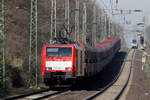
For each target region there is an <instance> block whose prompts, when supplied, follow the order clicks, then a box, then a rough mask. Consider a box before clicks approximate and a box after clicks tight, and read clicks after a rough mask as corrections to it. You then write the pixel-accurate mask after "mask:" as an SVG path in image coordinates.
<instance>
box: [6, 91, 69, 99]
mask: <svg viewBox="0 0 150 100" xmlns="http://www.w3.org/2000/svg"><path fill="white" fill-rule="evenodd" d="M67 92H69V90H62V91H52V90H50V89H44V90H40V91H36V92H32V93H27V94H23V95H18V96H12V97H7V98H5V99H4V100H40V99H44V98H47V97H50V96H56V95H60V94H63V93H67Z"/></svg>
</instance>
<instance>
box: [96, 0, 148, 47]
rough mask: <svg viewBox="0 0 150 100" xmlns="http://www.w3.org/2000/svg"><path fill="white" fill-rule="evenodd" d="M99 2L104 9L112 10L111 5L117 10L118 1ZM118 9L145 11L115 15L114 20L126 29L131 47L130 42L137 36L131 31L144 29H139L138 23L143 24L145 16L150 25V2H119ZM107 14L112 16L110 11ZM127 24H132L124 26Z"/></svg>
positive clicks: (99, 0)
mask: <svg viewBox="0 0 150 100" xmlns="http://www.w3.org/2000/svg"><path fill="white" fill-rule="evenodd" d="M97 1H98V2H99V4H100V5H101V6H102V8H104V9H111V4H113V6H112V8H113V9H115V8H116V5H115V4H116V0H97ZM110 1H112V2H113V3H110ZM117 8H118V9H122V10H143V12H140V13H135V12H133V13H132V14H124V15H115V16H114V17H115V18H113V20H115V21H116V22H118V23H120V24H121V25H123V26H124V27H125V38H126V41H127V44H128V47H129V46H130V42H129V41H132V39H134V38H135V35H136V33H135V32H132V31H130V30H137V29H138V28H139V29H140V28H142V27H141V26H140V27H138V26H137V23H141V22H143V17H144V16H146V17H147V25H150V0H118V6H117ZM107 13H109V15H110V11H107ZM114 13H116V12H114ZM124 19H125V20H124ZM125 22H129V23H131V24H124V23H125ZM136 38H137V36H136Z"/></svg>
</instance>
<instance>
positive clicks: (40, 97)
mask: <svg viewBox="0 0 150 100" xmlns="http://www.w3.org/2000/svg"><path fill="white" fill-rule="evenodd" d="M134 52H135V51H130V52H129V54H128V56H127V58H126V57H125V58H126V60H120V62H126V63H128V67H124V66H126V63H123V64H122V67H121V68H120V69H119V71H118V72H117V75H115V74H114V75H112V76H113V80H112V81H111V82H110V81H109V82H108V83H107V82H106V83H105V82H104V83H103V82H102V80H103V79H101V80H99V82H98V83H97V84H99V83H102V84H104V86H103V85H102V84H100V87H90V86H96V84H94V85H93V84H91V83H90V85H87V87H88V88H87V87H86V86H84V85H83V86H81V87H80V88H77V89H73V90H72V89H68V90H64V91H52V90H50V89H46V90H43V91H39V92H37V93H31V94H27V95H22V96H18V97H13V98H6V99H5V100H66V99H67V100H93V99H95V100H107V98H106V96H107V97H111V98H108V100H114V99H115V100H116V99H118V98H119V97H120V95H121V93H122V92H123V90H124V88H125V86H126V85H127V83H128V80H129V77H130V73H131V71H130V70H131V66H130V65H132V58H133V55H134ZM116 62H118V60H116ZM129 67H130V68H129ZM110 71H113V70H110ZM114 71H115V70H114ZM116 71H117V70H116ZM112 74H113V73H112ZM124 74H126V75H127V74H128V76H126V77H124ZM123 80H124V81H123ZM104 81H105V80H104ZM101 86H102V87H101ZM108 95H109V96H108Z"/></svg>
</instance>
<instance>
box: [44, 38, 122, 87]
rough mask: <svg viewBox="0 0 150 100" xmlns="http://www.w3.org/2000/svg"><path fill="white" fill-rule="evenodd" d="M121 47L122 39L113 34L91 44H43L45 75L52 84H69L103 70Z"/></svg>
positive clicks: (79, 42)
mask: <svg viewBox="0 0 150 100" xmlns="http://www.w3.org/2000/svg"><path fill="white" fill-rule="evenodd" d="M119 49H120V39H119V38H118V37H112V38H109V39H107V40H105V41H104V42H102V43H100V44H97V45H96V46H95V47H91V46H89V45H87V44H83V43H82V42H81V41H78V42H77V43H73V44H50V45H44V46H43V48H42V77H43V78H44V83H45V84H46V85H49V86H53V85H58V84H63V83H65V84H67V83H70V82H74V81H76V79H80V78H85V77H91V76H93V75H95V74H97V73H98V72H100V71H101V70H102V69H103V68H104V67H105V65H106V64H108V63H109V62H110V61H111V60H112V58H113V56H114V55H115V54H116V52H117V51H118V50H119Z"/></svg>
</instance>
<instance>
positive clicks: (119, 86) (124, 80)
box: [86, 50, 135, 100]
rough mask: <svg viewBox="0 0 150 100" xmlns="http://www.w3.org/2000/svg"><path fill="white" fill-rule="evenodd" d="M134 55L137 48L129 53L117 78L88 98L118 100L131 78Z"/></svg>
mask: <svg viewBox="0 0 150 100" xmlns="http://www.w3.org/2000/svg"><path fill="white" fill-rule="evenodd" d="M134 55H135V50H131V51H130V52H129V54H128V57H127V59H126V60H124V64H123V66H122V68H123V69H122V71H120V73H119V74H118V76H117V77H116V79H115V80H114V81H113V82H112V83H110V84H109V85H108V86H106V87H105V88H104V89H102V90H100V91H98V92H97V93H95V94H92V95H91V96H89V97H87V98H86V100H118V99H119V98H120V96H121V95H122V93H123V91H124V89H125V88H126V86H127V84H128V81H129V79H130V75H131V69H132V65H133V59H134ZM129 67H130V68H129ZM108 87H109V88H108ZM107 88H108V89H107ZM106 89H107V90H106ZM104 90H106V91H104Z"/></svg>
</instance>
